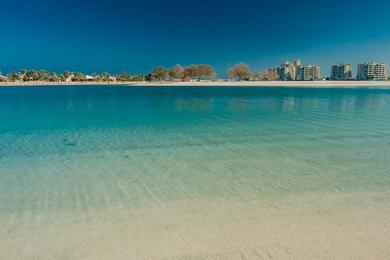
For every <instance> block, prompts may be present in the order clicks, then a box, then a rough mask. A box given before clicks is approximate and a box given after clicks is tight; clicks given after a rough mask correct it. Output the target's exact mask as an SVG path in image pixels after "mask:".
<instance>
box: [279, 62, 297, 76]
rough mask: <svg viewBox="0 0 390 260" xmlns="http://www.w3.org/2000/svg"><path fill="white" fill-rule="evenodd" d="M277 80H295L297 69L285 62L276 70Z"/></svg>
mask: <svg viewBox="0 0 390 260" xmlns="http://www.w3.org/2000/svg"><path fill="white" fill-rule="evenodd" d="M277 72H278V78H279V80H295V79H296V77H297V67H296V66H295V64H292V63H290V62H289V61H285V62H284V63H283V64H282V65H280V66H279V67H278V68H277Z"/></svg>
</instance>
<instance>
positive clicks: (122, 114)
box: [0, 86, 390, 259]
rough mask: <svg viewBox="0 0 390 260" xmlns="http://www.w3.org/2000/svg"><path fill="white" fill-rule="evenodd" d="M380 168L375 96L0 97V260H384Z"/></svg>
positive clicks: (385, 111) (28, 90)
mask: <svg viewBox="0 0 390 260" xmlns="http://www.w3.org/2000/svg"><path fill="white" fill-rule="evenodd" d="M389 158H390V90H389V89H375V88H370V89H367V88H348V89H342V88H320V89H318V88H307V87H305V88H299V87H296V88H282V87H280V88H278V87H272V88H270V87H246V88H243V87H168V86H160V87H150V86H148V87H128V86H69V87H48V86H45V87H39V86H36V87H2V88H1V89H0V258H5V259H31V258H39V259H53V258H54V259H58V258H64V259H80V258H82V259H107V258H115V259H267V258H269V259H270V258H276V259H286V258H288V259H313V258H316V259H328V258H337V257H339V258H343V259H344V258H345V259H356V258H361V259H367V258H371V259H372V258H388V257H390V250H389V248H390V242H389V241H390V231H389V230H390V224H389V223H388V221H386V220H388V219H389V217H390V160H389Z"/></svg>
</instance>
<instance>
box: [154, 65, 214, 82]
mask: <svg viewBox="0 0 390 260" xmlns="http://www.w3.org/2000/svg"><path fill="white" fill-rule="evenodd" d="M215 77H216V74H215V70H214V68H213V67H212V66H210V65H208V64H201V65H190V66H187V67H183V66H181V65H176V66H173V67H172V68H169V69H167V68H165V67H163V66H158V67H156V68H154V69H153V70H152V72H151V74H149V75H148V76H147V80H149V81H166V80H169V81H190V80H198V81H199V80H202V79H205V80H214V79H215Z"/></svg>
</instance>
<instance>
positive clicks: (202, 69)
mask: <svg viewBox="0 0 390 260" xmlns="http://www.w3.org/2000/svg"><path fill="white" fill-rule="evenodd" d="M198 70H199V76H200V77H205V78H212V77H213V76H214V75H215V72H214V69H213V67H211V66H210V65H208V64H202V65H199V66H198Z"/></svg>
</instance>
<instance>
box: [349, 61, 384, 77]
mask: <svg viewBox="0 0 390 260" xmlns="http://www.w3.org/2000/svg"><path fill="white" fill-rule="evenodd" d="M356 79H357V80H387V79H388V76H387V66H386V64H384V63H376V62H365V63H361V64H359V65H358V72H357V77H356Z"/></svg>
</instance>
